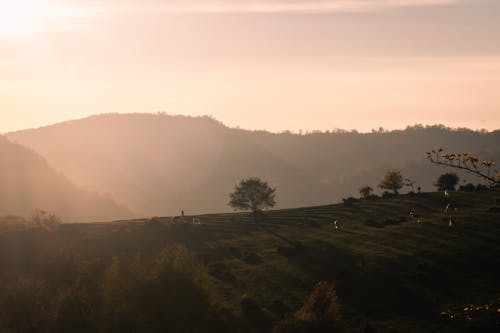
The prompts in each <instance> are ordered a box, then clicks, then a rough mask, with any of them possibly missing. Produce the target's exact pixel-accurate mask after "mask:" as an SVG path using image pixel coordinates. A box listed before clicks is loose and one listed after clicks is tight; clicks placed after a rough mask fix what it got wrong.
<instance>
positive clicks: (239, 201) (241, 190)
mask: <svg viewBox="0 0 500 333" xmlns="http://www.w3.org/2000/svg"><path fill="white" fill-rule="evenodd" d="M275 196H276V188H272V187H270V186H269V185H268V184H267V182H266V181H263V180H261V179H260V178H258V177H250V178H247V179H243V180H241V181H240V182H239V183H238V184H237V185H236V186H235V188H234V192H233V193H231V194H229V197H230V201H229V206H231V207H233V208H234V209H242V210H250V211H251V212H252V213H253V214H254V215H256V213H257V212H259V211H261V210H262V209H265V208H272V207H274V205H275V204H276V201H275V200H274V199H275Z"/></svg>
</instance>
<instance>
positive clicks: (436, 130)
mask: <svg viewBox="0 0 500 333" xmlns="http://www.w3.org/2000/svg"><path fill="white" fill-rule="evenodd" d="M7 137H8V138H10V139H11V140H14V141H17V142H19V143H21V144H23V145H26V146H29V147H31V148H33V149H34V150H35V151H37V152H39V153H40V154H41V155H42V156H44V157H45V158H47V159H48V161H49V162H50V163H51V164H52V165H54V166H55V167H56V168H57V169H58V170H61V171H62V172H64V174H65V175H67V176H68V178H69V179H71V180H72V181H74V182H76V183H77V184H79V185H81V186H84V187H86V188H90V189H93V190H96V191H99V192H102V193H110V194H111V195H112V196H113V198H115V199H116V200H117V201H118V202H120V203H123V204H126V205H127V206H129V207H131V209H133V210H134V211H136V212H138V213H142V214H145V215H150V216H154V215H166V214H175V213H177V212H179V211H180V210H181V209H182V210H185V211H187V212H192V213H206V212H213V211H227V210H228V207H227V201H228V193H229V192H230V191H231V190H232V188H233V186H234V184H235V183H236V182H237V181H238V180H240V179H241V178H244V177H248V176H260V177H263V178H266V179H267V180H268V181H269V182H270V183H271V184H274V185H276V186H277V187H278V188H279V191H278V198H277V201H278V207H279V208H290V207H297V206H309V205H320V204H327V203H331V202H336V201H339V200H340V199H341V198H342V197H347V196H351V195H357V190H358V188H360V187H361V186H364V185H371V186H372V187H373V188H376V187H377V185H378V181H377V180H379V179H381V178H382V176H383V174H384V173H385V172H386V171H387V170H388V169H392V168H398V169H401V170H402V171H403V173H404V175H405V176H406V177H410V178H412V179H414V180H415V181H416V182H417V186H421V187H422V189H423V190H424V191H428V190H431V189H432V184H433V183H434V181H435V180H436V179H437V176H438V175H439V174H440V173H442V172H443V171H442V170H441V169H439V168H436V167H435V166H432V165H429V164H428V163H427V161H426V159H425V152H426V151H428V150H431V149H433V148H436V146H442V147H443V148H445V149H446V150H448V151H468V152H470V153H477V154H480V156H482V157H484V158H489V157H491V158H494V159H495V158H496V159H497V160H499V159H500V158H499V157H500V147H499V146H498V142H500V131H495V132H489V133H488V132H486V133H483V132H477V131H471V130H465V129H462V130H452V129H448V128H445V127H443V126H432V127H421V126H415V127H412V128H408V129H406V130H403V131H392V132H384V131H380V132H374V133H366V134H361V133H356V132H332V133H311V134H307V135H297V134H291V133H280V134H273V133H269V132H263V131H247V130H241V129H234V128H228V127H226V126H224V125H223V124H221V123H219V122H217V121H215V120H213V119H211V118H209V117H184V116H168V115H164V114H158V115H151V114H127V115H119V114H107V115H100V116H93V117H89V118H85V119H80V120H75V121H69V122H64V123H60V124H55V125H52V126H47V127H42V128H38V129H31V130H25V131H19V132H15V133H8V134H7ZM464 178H465V179H467V180H469V181H475V180H474V178H473V177H471V176H466V177H464Z"/></svg>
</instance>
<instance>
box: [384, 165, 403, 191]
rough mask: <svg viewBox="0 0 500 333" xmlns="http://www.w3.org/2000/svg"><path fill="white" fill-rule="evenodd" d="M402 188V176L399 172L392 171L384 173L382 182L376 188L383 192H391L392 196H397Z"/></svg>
mask: <svg viewBox="0 0 500 333" xmlns="http://www.w3.org/2000/svg"><path fill="white" fill-rule="evenodd" d="M403 186H404V183H403V175H402V174H401V172H400V171H395V170H393V171H389V172H387V173H386V175H385V177H384V179H382V182H381V183H380V184H379V186H378V187H380V188H381V189H383V190H390V191H393V192H394V194H398V193H399V192H398V191H399V190H400V189H402V188H403Z"/></svg>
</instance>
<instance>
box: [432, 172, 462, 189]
mask: <svg viewBox="0 0 500 333" xmlns="http://www.w3.org/2000/svg"><path fill="white" fill-rule="evenodd" d="M459 180H460V178H458V176H457V174H456V173H452V172H450V173H443V174H442V175H441V176H439V178H438V180H437V181H436V183H435V184H434V185H435V186H436V187H437V188H438V190H439V191H444V190H447V191H455V188H456V187H457V185H458V181H459Z"/></svg>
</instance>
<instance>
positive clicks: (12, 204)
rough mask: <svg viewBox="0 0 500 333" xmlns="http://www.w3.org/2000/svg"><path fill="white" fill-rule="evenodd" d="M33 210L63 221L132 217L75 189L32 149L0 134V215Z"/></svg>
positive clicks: (110, 201) (128, 213) (104, 199)
mask: <svg viewBox="0 0 500 333" xmlns="http://www.w3.org/2000/svg"><path fill="white" fill-rule="evenodd" d="M36 209H43V210H46V211H49V212H51V213H55V214H56V215H58V216H59V217H61V218H62V219H63V221H91V220H109V219H115V218H125V217H131V216H132V214H131V213H130V211H129V210H128V209H127V208H125V207H122V206H119V205H117V204H116V203H114V202H113V201H112V200H111V199H109V198H105V197H102V196H99V195H97V194H95V193H92V192H89V191H85V190H82V189H80V188H78V187H77V186H75V185H74V184H72V183H71V182H70V181H69V180H68V179H66V177H64V176H63V175H62V174H61V173H58V172H56V171H55V170H54V169H53V168H51V167H50V165H49V164H48V163H47V161H46V160H45V159H43V158H42V157H41V156H40V155H38V154H36V153H35V152H34V151H32V150H30V149H28V148H26V147H23V146H21V145H19V144H15V143H12V142H9V141H8V140H7V139H6V138H5V137H2V136H0V216H2V215H29V214H31V213H32V212H33V211H34V210H36Z"/></svg>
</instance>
